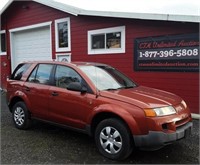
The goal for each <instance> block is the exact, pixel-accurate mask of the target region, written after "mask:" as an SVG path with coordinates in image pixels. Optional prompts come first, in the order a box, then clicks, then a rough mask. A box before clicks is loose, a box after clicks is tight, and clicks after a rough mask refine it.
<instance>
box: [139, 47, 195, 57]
mask: <svg viewBox="0 0 200 165" xmlns="http://www.w3.org/2000/svg"><path fill="white" fill-rule="evenodd" d="M138 53H139V58H145V59H146V58H170V57H173V58H181V57H198V56H199V49H198V48H194V49H177V50H172V49H171V50H150V51H139V52H138Z"/></svg>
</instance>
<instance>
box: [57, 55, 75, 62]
mask: <svg viewBox="0 0 200 165" xmlns="http://www.w3.org/2000/svg"><path fill="white" fill-rule="evenodd" d="M56 59H57V61H61V62H71V53H64V54H56Z"/></svg>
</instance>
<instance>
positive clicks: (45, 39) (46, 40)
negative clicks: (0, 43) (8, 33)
mask: <svg viewBox="0 0 200 165" xmlns="http://www.w3.org/2000/svg"><path fill="white" fill-rule="evenodd" d="M51 59H52V55H51V38H50V28H49V26H46V27H40V28H34V29H29V30H23V31H18V32H14V33H12V70H13V69H14V68H15V67H16V66H17V65H18V64H19V63H20V62H23V61H31V60H35V61H36V60H51Z"/></svg>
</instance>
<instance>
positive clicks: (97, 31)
mask: <svg viewBox="0 0 200 165" xmlns="http://www.w3.org/2000/svg"><path fill="white" fill-rule="evenodd" d="M198 21H199V16H176V15H175V16H173V15H165V14H163V15H162V14H160V15H159V14H157V15H156V14H140V15H138V14H134V13H128V12H127V13H126V12H118V13H117V12H100V11H89V10H83V9H80V8H76V7H73V6H69V5H66V4H60V3H57V2H55V1H51V0H48V1H43V0H32V1H15V0H13V1H9V3H8V4H7V5H6V6H5V7H4V8H3V9H2V11H1V31H0V34H1V51H0V60H1V87H2V88H6V85H5V84H6V77H7V76H8V75H10V73H11V72H12V70H13V69H14V67H15V66H16V65H17V64H18V63H19V62H21V61H27V60H48V59H49V60H52V59H53V60H68V61H93V62H102V63H106V64H110V65H112V66H114V67H116V68H118V69H119V70H121V71H123V72H124V73H126V74H127V75H128V76H129V77H131V78H132V79H133V80H134V81H135V82H137V83H138V84H141V85H145V86H149V87H155V88H158V89H162V90H166V91H169V92H173V93H175V94H177V95H179V96H181V97H182V98H183V99H184V100H185V101H186V102H187V104H188V106H189V107H190V109H191V111H192V113H196V114H199V23H198Z"/></svg>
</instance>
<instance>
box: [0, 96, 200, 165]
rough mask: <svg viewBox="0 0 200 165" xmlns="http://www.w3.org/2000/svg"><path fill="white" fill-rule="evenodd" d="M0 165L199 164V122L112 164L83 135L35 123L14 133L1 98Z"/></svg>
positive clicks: (9, 114)
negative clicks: (184, 133) (185, 134)
mask: <svg viewBox="0 0 200 165" xmlns="http://www.w3.org/2000/svg"><path fill="white" fill-rule="evenodd" d="M0 116H1V162H0V164H199V163H200V160H199V120H193V125H194V127H193V134H192V135H191V136H190V137H189V138H188V139H184V140H181V141H178V142H176V143H174V144H172V145H169V146H166V147H164V148H162V149H160V150H158V151H139V150H137V151H135V152H133V153H132V155H131V156H130V157H129V158H128V159H126V160H124V161H112V160H109V159H107V158H104V157H103V156H101V155H100V154H99V152H98V151H97V149H96V147H95V143H94V140H93V139H92V138H90V137H88V136H87V135H84V134H80V133H76V132H73V131H69V130H66V129H62V128H58V127H55V126H51V125H48V124H45V123H40V122H35V124H34V125H33V127H32V128H31V129H29V130H26V131H21V130H18V129H16V128H15V127H14V124H13V123H12V120H11V113H10V112H9V111H8V108H7V106H6V101H5V94H4V95H2V96H1V111H0Z"/></svg>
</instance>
